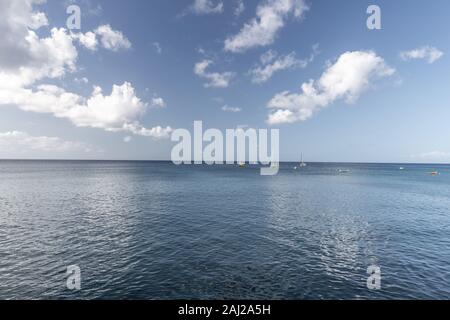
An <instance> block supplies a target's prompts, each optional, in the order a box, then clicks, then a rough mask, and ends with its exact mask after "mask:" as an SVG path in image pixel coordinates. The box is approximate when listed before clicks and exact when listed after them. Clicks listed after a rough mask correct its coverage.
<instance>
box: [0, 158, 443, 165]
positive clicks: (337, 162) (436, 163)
mask: <svg viewBox="0 0 450 320" xmlns="http://www.w3.org/2000/svg"><path fill="white" fill-rule="evenodd" d="M0 161H67V162H69V161H79V162H172V160H155V159H154V160H151V159H146V160H143V159H51V158H42V159H39V158H34V159H14V158H4V159H2V158H0ZM192 162H193V161H192ZM237 163H238V162H235V164H237ZM245 163H246V164H249V162H248V161H246V162H245ZM279 163H298V161H297V160H296V161H289V160H288V161H280V162H279ZM305 163H309V164H392V165H394V164H400V165H401V164H404V165H423V164H427V165H450V162H371V161H369V162H367V161H362V162H361V161H308V162H305ZM185 165H189V164H185ZM191 165H194V164H193V163H192V164H191ZM202 165H206V163H205V162H204V163H203V164H202ZM214 165H217V164H214ZM219 165H227V163H225V162H224V163H223V164H219ZM256 165H258V164H256Z"/></svg>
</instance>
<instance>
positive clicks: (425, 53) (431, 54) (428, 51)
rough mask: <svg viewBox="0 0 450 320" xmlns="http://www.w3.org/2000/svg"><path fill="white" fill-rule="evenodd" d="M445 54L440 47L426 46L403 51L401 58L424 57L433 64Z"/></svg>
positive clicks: (414, 58)
mask: <svg viewBox="0 0 450 320" xmlns="http://www.w3.org/2000/svg"><path fill="white" fill-rule="evenodd" d="M443 55H444V53H443V52H442V51H440V50H439V49H437V48H435V47H430V46H425V47H421V48H417V49H413V50H410V51H403V52H401V53H400V58H402V60H404V61H408V60H417V59H422V60H426V61H427V62H428V63H430V64H431V63H434V62H436V61H437V60H439V59H440V58H442V56H443Z"/></svg>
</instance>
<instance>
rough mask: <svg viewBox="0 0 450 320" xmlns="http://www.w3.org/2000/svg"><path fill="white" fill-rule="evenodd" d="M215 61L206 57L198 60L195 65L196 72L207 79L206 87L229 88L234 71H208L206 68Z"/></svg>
mask: <svg viewBox="0 0 450 320" xmlns="http://www.w3.org/2000/svg"><path fill="white" fill-rule="evenodd" d="M212 64H213V62H212V61H211V60H208V59H205V60H203V61H201V62H198V63H197V64H196V65H195V67H194V73H195V74H196V75H197V76H199V77H201V78H204V79H206V80H208V81H207V82H206V83H205V85H204V86H205V88H227V87H228V86H229V85H230V82H231V80H232V79H233V78H234V76H235V73H234V72H222V73H218V72H208V71H207V70H206V69H207V68H208V67H209V66H211V65H212Z"/></svg>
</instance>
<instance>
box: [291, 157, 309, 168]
mask: <svg viewBox="0 0 450 320" xmlns="http://www.w3.org/2000/svg"><path fill="white" fill-rule="evenodd" d="M306 166H307V164H306V163H305V162H303V153H302V155H301V161H300V164H299V165H298V167H294V169H295V170H297V169H298V168H304V167H306Z"/></svg>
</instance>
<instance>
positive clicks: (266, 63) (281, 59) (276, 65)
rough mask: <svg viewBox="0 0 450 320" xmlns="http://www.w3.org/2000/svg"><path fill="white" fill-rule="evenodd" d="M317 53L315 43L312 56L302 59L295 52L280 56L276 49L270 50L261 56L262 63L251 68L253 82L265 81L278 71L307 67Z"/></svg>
mask: <svg viewBox="0 0 450 320" xmlns="http://www.w3.org/2000/svg"><path fill="white" fill-rule="evenodd" d="M317 53H318V47H317V46H316V45H315V46H314V47H313V53H312V54H311V56H310V57H309V58H308V59H302V60H300V59H297V57H296V55H295V52H291V53H290V54H288V55H282V56H278V55H277V53H276V52H275V51H273V50H269V51H267V52H266V53H264V54H263V55H262V56H261V58H260V60H261V65H259V66H256V67H254V68H253V69H251V70H250V72H249V73H250V75H251V76H252V82H253V83H258V84H260V83H264V82H266V81H268V80H269V79H270V78H271V77H272V76H273V75H274V73H276V72H278V71H282V70H289V69H295V68H306V66H308V64H309V63H311V62H312V61H313V60H314V58H315V56H316V54H317Z"/></svg>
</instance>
